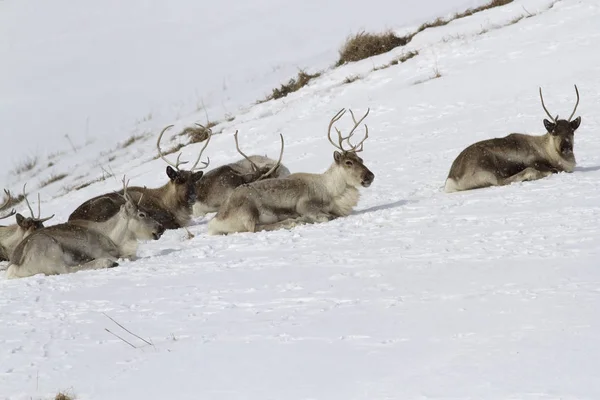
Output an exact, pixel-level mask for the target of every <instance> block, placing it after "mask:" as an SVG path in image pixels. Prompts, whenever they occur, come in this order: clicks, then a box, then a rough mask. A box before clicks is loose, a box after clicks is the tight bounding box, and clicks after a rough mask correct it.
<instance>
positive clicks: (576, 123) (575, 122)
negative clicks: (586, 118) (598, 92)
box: [570, 117, 581, 130]
mask: <svg viewBox="0 0 600 400" xmlns="http://www.w3.org/2000/svg"><path fill="white" fill-rule="evenodd" d="M570 124H571V129H573V130H576V129H577V128H579V125H581V117H577V118H575V119H574V120H573V121H571V122H570Z"/></svg>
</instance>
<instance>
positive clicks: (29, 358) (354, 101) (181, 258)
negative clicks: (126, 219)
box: [0, 0, 600, 400]
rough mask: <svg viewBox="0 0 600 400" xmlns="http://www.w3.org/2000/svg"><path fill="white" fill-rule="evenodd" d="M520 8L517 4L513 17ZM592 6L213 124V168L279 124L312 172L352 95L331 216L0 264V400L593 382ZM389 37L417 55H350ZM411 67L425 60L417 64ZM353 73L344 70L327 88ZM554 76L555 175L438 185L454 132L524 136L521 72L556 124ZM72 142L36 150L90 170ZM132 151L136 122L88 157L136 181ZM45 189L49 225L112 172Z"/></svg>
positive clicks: (289, 148) (141, 163) (152, 167)
mask: <svg viewBox="0 0 600 400" xmlns="http://www.w3.org/2000/svg"><path fill="white" fill-rule="evenodd" d="M525 10H526V11H525ZM526 13H531V14H535V15H534V16H532V17H530V18H525V19H522V20H520V21H518V22H516V23H512V22H514V21H515V19H516V18H517V17H520V16H522V15H526ZM599 20H600V3H598V2H597V1H596V0H562V1H558V2H554V1H550V0H523V1H518V2H515V3H512V4H510V5H507V6H504V7H501V8H497V9H493V10H489V11H486V12H482V13H480V14H476V15H474V16H472V17H469V18H465V19H461V20H458V21H455V22H452V23H451V24H449V25H447V26H444V27H440V28H435V29H430V30H426V31H425V32H423V33H421V34H419V35H417V36H416V37H415V39H414V40H413V41H412V42H411V43H410V44H409V46H407V47H406V48H405V49H396V50H394V51H393V52H391V53H390V54H386V55H382V56H378V57H375V58H373V59H369V60H365V61H362V62H359V63H356V64H352V65H347V66H344V67H342V68H339V69H336V70H332V71H328V72H327V73H325V74H324V75H323V76H322V77H321V78H319V79H318V80H316V81H315V82H314V83H312V84H311V85H310V86H309V87H307V88H304V89H302V90H300V91H299V92H296V93H294V94H291V95H290V96H288V97H286V98H285V99H282V100H278V101H272V102H267V103H264V104H261V105H257V106H254V107H250V108H248V109H246V110H245V111H244V112H242V113H240V114H238V115H237V116H236V118H235V120H233V121H230V122H225V123H223V124H221V125H219V126H217V127H216V128H215V130H216V131H222V132H223V134H221V135H215V137H214V138H213V140H212V141H211V144H210V148H209V151H207V152H208V155H209V156H210V158H211V160H212V163H213V165H219V164H221V163H225V162H229V161H232V160H234V159H236V158H237V157H236V154H235V151H234V148H233V138H232V137H231V136H232V133H233V131H234V130H235V129H239V131H240V139H241V140H243V139H242V138H246V140H245V141H244V148H248V151H249V152H251V151H252V152H260V153H265V152H266V153H269V154H276V152H277V150H278V146H279V144H278V135H277V133H279V132H281V133H283V134H284V136H285V138H286V153H285V156H284V161H285V163H286V165H287V166H288V167H289V168H290V170H292V171H311V172H319V171H323V170H325V169H326V168H327V166H328V165H329V164H330V162H331V160H332V154H331V153H332V148H331V146H330V145H329V144H328V142H327V140H326V137H325V131H326V126H327V123H328V122H329V119H330V118H331V117H332V116H333V115H334V114H335V112H337V111H338V110H339V109H340V108H342V107H351V108H352V109H353V110H355V111H356V112H357V113H362V112H364V111H365V110H366V108H367V107H370V108H371V114H370V116H369V117H368V124H369V128H370V132H371V133H370V138H369V139H368V141H367V142H366V144H365V151H364V157H363V158H364V159H365V162H366V164H367V165H368V166H369V167H370V168H371V170H372V171H373V172H374V173H375V182H374V184H373V185H372V186H371V187H370V188H368V189H365V190H363V197H362V199H361V202H360V203H359V205H358V207H357V210H356V212H355V213H354V214H353V215H351V216H350V217H348V218H345V219H340V220H336V221H333V222H330V223H327V224H321V225H312V226H304V227H299V228H297V229H294V230H292V231H280V232H271V233H258V234H236V235H231V236H227V237H210V236H207V235H206V234H205V233H206V222H207V221H208V219H209V218H210V216H209V217H208V218H205V219H199V220H197V221H195V225H194V226H192V227H191V231H192V232H193V233H194V234H196V237H195V238H194V239H192V240H186V239H185V233H184V232H179V231H175V232H173V231H171V232H168V233H167V234H166V235H165V236H164V237H163V238H162V239H161V240H160V241H158V242H151V243H146V244H143V245H142V246H141V248H140V255H141V256H142V259H141V260H139V261H137V262H124V263H122V264H121V267H120V268H115V269H111V270H107V271H93V272H84V273H77V274H73V275H64V276H54V277H42V276H36V277H32V278H26V279H21V280H11V281H8V280H4V279H2V276H0V293H1V294H0V322H1V323H0V348H2V349H3V351H2V352H0V398H5V399H10V400H25V399H30V398H34V399H47V398H50V397H51V396H52V395H53V394H54V393H56V392H57V391H58V390H61V389H70V390H72V391H73V392H74V393H76V394H77V396H78V398H80V399H94V400H96V399H98V400H100V399H102V400H104V399H111V400H120V399H128V400H132V399H161V398H177V399H261V400H262V399H278V400H279V399H328V400H329V399H340V400H342V399H343V400H347V399H365V400H367V399H368V400H371V399H597V398H599V397H600V383H599V381H598V379H597V378H598V373H597V371H596V369H597V368H596V366H597V360H598V359H600V349H599V348H598V346H597V343H596V342H597V337H598V335H599V334H600V323H599V319H598V311H597V310H598V307H599V306H600V273H599V272H598V269H597V266H598V259H599V255H600V247H599V244H600V228H599V226H600V206H599V199H600V179H599V178H600V155H599V154H600V152H599V151H598V150H599V149H600V138H599V137H598V136H597V135H596V132H597V131H598V128H599V126H600V120H599V117H598V116H597V112H596V110H597V105H598V104H600V95H599V93H600V82H599V81H598V76H600V74H599V72H600V63H599V62H598V61H599V60H598V55H597V49H598V48H599V46H600V31H599V30H598V29H597V26H598V21H599ZM409 50H418V51H419V55H418V56H417V57H415V58H413V59H411V60H409V61H407V62H406V63H404V64H399V65H396V66H392V67H390V68H386V69H382V70H379V71H371V70H372V69H373V66H379V65H383V64H385V63H387V62H389V61H390V60H392V59H393V58H394V57H395V56H398V55H399V54H402V53H403V52H405V51H409ZM434 70H439V72H440V73H441V75H442V76H441V77H440V78H438V79H433V80H427V79H428V78H430V77H431V76H432V75H433V74H434ZM353 75H359V76H361V77H362V79H360V80H357V81H355V82H353V83H351V84H343V83H342V82H343V80H344V79H345V78H346V77H347V76H353ZM423 80H426V81H425V82H422V81H423ZM419 82H420V83H419ZM575 83H576V84H577V85H578V87H579V90H580V93H581V103H580V106H579V109H578V113H577V114H578V115H581V116H582V120H583V121H582V125H581V127H580V129H579V130H578V131H577V133H576V145H575V147H576V148H575V153H576V156H577V159H578V164H579V166H578V167H577V169H576V171H575V172H574V173H573V174H558V175H555V176H552V177H549V178H547V179H544V180H540V181H536V182H527V183H522V184H516V185H512V186H509V187H503V188H489V189H482V190H476V191H471V192H462V193H455V194H451V195H449V194H445V193H443V192H442V191H441V187H442V185H443V182H444V179H445V176H446V174H447V172H448V169H449V167H450V164H451V162H452V160H453V159H454V157H456V155H457V154H458V153H459V152H460V150H462V149H463V148H464V147H465V146H466V145H468V144H470V143H472V142H474V141H476V140H481V139H484V138H489V137H494V136H503V135H506V134H507V133H510V132H515V131H518V132H530V133H534V132H537V133H541V132H542V130H543V124H542V119H543V118H544V113H543V110H542V108H541V105H540V103H539V98H538V97H537V96H538V95H537V88H538V86H542V87H543V88H544V90H545V91H544V93H545V99H546V104H547V106H548V108H549V109H550V111H551V112H552V113H560V114H561V115H563V116H564V115H568V114H569V113H570V112H571V110H572V107H573V105H574V100H575V93H574V90H573V86H572V85H573V84H575ZM202 118H203V114H202V113H198V114H195V115H191V116H189V117H186V118H182V119H180V120H179V121H178V124H177V128H181V127H183V126H184V125H185V124H187V123H189V122H191V121H194V120H202ZM151 122H153V123H155V125H153V126H152V131H153V132H154V133H156V131H157V130H158V129H159V128H160V126H161V124H159V122H158V121H151ZM345 122H346V124H347V122H348V121H345ZM346 126H347V125H346ZM86 149H87V150H85V149H84V150H85V151H81V153H82V154H83V153H85V154H86V155H87V157H90V156H91V154H90V153H91V150H90V149H89V148H86ZM198 149H199V146H197V145H192V146H187V147H186V148H185V149H184V154H185V157H191V156H193V154H194V152H195V151H197V150H198ZM82 154H79V155H77V156H75V157H62V158H57V159H56V162H57V164H56V165H57V167H62V168H65V169H68V170H69V171H74V172H73V175H76V174H79V173H81V174H84V173H85V174H90V175H92V174H95V173H96V174H97V173H98V171H97V170H98V169H99V165H102V164H103V163H104V165H107V164H106V160H107V157H108V155H103V156H99V157H98V158H97V159H95V160H97V162H98V163H99V164H98V165H93V164H92V163H89V164H86V163H84V162H83V160H84V159H85V156H84V155H82ZM153 154H154V150H153V143H152V140H151V138H149V139H148V140H146V141H140V142H136V143H135V144H134V145H132V146H130V147H127V148H126V149H121V150H119V151H118V152H117V153H115V155H116V156H117V158H116V159H115V160H114V162H112V163H110V164H109V165H110V166H111V168H112V169H113V170H114V173H115V174H116V175H117V176H119V175H121V174H123V173H125V172H127V174H128V176H130V177H131V178H132V183H136V184H145V185H148V186H152V185H159V184H161V183H162V182H164V180H165V177H164V174H163V172H162V171H163V169H164V163H163V162H161V161H160V160H157V161H151V162H146V161H147V160H148V159H151V158H152V156H153ZM102 157H104V158H102ZM90 164H91V165H90ZM69 179H70V178H69ZM63 184H64V183H60V182H59V183H56V184H52V185H49V186H47V187H46V188H44V189H43V190H42V196H43V199H46V200H45V201H44V204H43V206H44V207H43V209H44V213H56V214H57V217H56V221H57V222H58V221H62V220H64V219H66V218H67V216H68V214H69V212H70V211H72V210H73V208H74V207H75V206H77V205H78V204H80V203H81V201H83V200H85V199H86V198H89V197H90V196H92V195H95V194H98V193H101V192H102V191H107V190H112V189H115V188H117V187H118V186H119V182H117V180H115V179H107V180H104V181H102V182H98V183H96V184H93V185H91V186H88V187H86V188H84V189H81V190H78V191H71V192H70V193H68V194H66V195H63V191H62V188H61V187H62V185H63ZM15 185H16V183H15ZM15 187H16V186H15ZM53 196H56V197H55V198H52V197H53ZM0 275H1V273H0ZM105 314H106V315H105ZM107 315H108V316H110V317H111V318H114V319H115V320H116V321H117V322H119V323H120V324H122V325H123V326H124V327H125V328H127V329H129V330H131V331H132V332H134V333H136V334H138V335H140V336H142V337H143V338H144V339H145V340H149V341H151V343H152V345H148V344H145V343H144V342H143V341H142V340H140V339H138V338H136V337H133V336H132V335H130V334H128V333H127V332H125V331H124V330H123V329H121V328H120V327H119V326H118V325H117V324H115V323H114V322H113V321H111V320H110V319H109V318H108V317H107ZM105 329H108V330H110V331H111V332H113V333H115V334H117V335H119V336H121V337H122V338H124V339H126V340H127V341H129V342H130V343H132V345H133V346H135V348H133V347H131V346H129V345H128V344H126V343H124V342H123V341H121V340H120V339H118V338H116V337H115V336H113V335H112V334H111V333H109V332H107V331H106V330H105Z"/></svg>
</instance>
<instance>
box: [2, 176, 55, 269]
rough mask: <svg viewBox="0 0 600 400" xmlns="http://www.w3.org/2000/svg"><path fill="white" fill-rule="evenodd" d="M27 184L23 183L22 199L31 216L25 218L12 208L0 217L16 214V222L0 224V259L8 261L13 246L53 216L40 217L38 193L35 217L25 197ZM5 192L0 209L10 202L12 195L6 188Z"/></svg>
mask: <svg viewBox="0 0 600 400" xmlns="http://www.w3.org/2000/svg"><path fill="white" fill-rule="evenodd" d="M26 186H27V184H25V185H23V199H25V203H26V204H27V208H29V212H30V214H31V217H27V218H25V217H24V216H23V215H21V214H19V213H17V212H16V211H15V210H14V209H13V210H11V211H10V213H8V214H7V215H4V216H3V217H0V219H6V218H9V217H12V216H13V215H16V220H17V223H16V224H13V225H9V226H0V261H8V260H9V259H10V256H11V254H12V252H13V251H14V249H15V247H17V245H18V244H19V243H20V242H21V241H22V240H23V239H24V238H26V237H27V236H29V235H31V234H32V233H33V232H35V231H36V230H38V229H42V228H43V227H44V222H46V221H48V220H49V219H51V218H53V217H54V214H53V215H51V216H49V217H46V218H42V217H41V205H40V195H39V194H38V215H37V217H36V216H35V215H34V213H33V209H32V208H31V204H29V200H28V199H27V195H26V194H25V187H26ZM4 193H5V194H6V201H5V202H4V204H3V205H2V206H0V209H3V208H4V207H6V206H8V205H9V204H10V203H11V202H12V196H11V194H10V192H9V191H8V190H6V189H5V190H4Z"/></svg>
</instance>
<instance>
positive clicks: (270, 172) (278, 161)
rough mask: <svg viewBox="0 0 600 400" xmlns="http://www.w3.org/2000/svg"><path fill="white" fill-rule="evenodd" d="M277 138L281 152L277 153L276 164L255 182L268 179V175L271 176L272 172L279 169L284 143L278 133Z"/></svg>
mask: <svg viewBox="0 0 600 400" xmlns="http://www.w3.org/2000/svg"><path fill="white" fill-rule="evenodd" d="M279 137H280V138H281V151H280V152H279V159H278V160H277V162H276V163H275V165H273V166H272V167H271V169H270V170H268V171H267V172H265V173H264V174H262V175H261V176H260V177H259V178H258V179H257V180H261V179H265V178H266V177H268V176H269V175H271V174H272V173H273V172H275V170H276V169H277V168H279V165H280V164H281V159H282V158H283V149H284V147H285V142H284V140H283V135H282V134H281V133H280V134H279Z"/></svg>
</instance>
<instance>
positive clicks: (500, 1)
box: [411, 0, 514, 38]
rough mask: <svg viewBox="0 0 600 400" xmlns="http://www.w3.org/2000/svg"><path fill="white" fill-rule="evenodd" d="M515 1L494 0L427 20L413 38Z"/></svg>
mask: <svg viewBox="0 0 600 400" xmlns="http://www.w3.org/2000/svg"><path fill="white" fill-rule="evenodd" d="M513 1H514V0H492V1H490V2H489V3H487V4H484V5H481V6H479V7H474V8H469V9H467V10H465V11H463V12H459V13H456V14H454V15H453V16H452V17H451V18H449V19H443V18H437V19H435V20H434V21H431V22H425V23H424V24H423V25H421V26H420V27H419V28H418V29H417V31H416V32H415V33H413V34H412V35H411V38H412V37H413V36H415V35H416V34H417V33H419V32H423V31H424V30H425V29H428V28H435V27H438V26H444V25H448V24H449V23H450V22H452V21H454V20H457V19H461V18H465V17H470V16H471V15H473V14H476V13H478V12H481V11H484V10H488V9H490V8H494V7H500V6H504V5H506V4H509V3H512V2H513Z"/></svg>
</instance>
